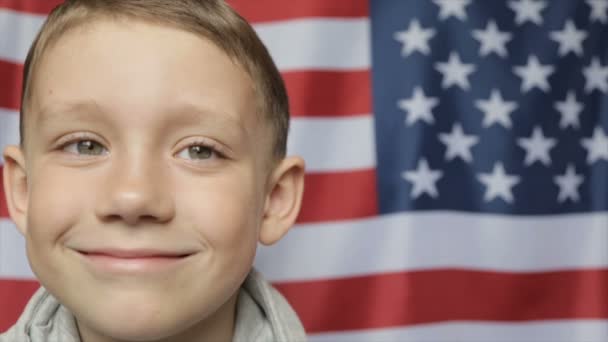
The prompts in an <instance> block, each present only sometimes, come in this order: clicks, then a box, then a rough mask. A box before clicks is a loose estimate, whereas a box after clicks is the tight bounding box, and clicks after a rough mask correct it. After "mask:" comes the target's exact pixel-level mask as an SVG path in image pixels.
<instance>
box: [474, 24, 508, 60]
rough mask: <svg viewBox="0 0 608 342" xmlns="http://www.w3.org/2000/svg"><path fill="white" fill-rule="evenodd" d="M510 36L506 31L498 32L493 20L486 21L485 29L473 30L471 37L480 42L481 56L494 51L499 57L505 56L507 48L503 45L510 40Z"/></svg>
mask: <svg viewBox="0 0 608 342" xmlns="http://www.w3.org/2000/svg"><path fill="white" fill-rule="evenodd" d="M511 36H512V35H511V34H510V33H508V32H500V31H499V30H498V27H497V26H496V22H494V20H490V21H489V22H488V24H487V25H486V29H485V30H473V38H475V39H476V40H478V41H479V43H480V44H481V46H480V47H479V54H480V55H481V56H486V55H489V54H490V53H492V52H494V53H496V54H497V55H499V56H500V57H506V56H507V48H506V46H505V45H506V44H507V42H509V41H510V40H511Z"/></svg>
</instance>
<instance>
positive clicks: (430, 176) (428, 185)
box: [402, 158, 443, 198]
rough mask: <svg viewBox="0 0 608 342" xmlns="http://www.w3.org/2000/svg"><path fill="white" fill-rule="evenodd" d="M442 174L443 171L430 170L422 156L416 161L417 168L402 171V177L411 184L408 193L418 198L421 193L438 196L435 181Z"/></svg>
mask: <svg viewBox="0 0 608 342" xmlns="http://www.w3.org/2000/svg"><path fill="white" fill-rule="evenodd" d="M442 176H443V172H441V171H439V170H431V169H430V168H429V164H428V163H427V162H426V159H424V158H423V159H421V160H419V161H418V168H417V169H416V170H415V171H405V172H403V173H402V177H403V178H404V179H405V180H407V181H409V182H411V183H412V185H413V187H412V192H411V193H410V196H412V198H418V197H420V195H422V194H428V195H429V196H431V197H433V198H436V197H437V196H439V192H437V187H436V185H435V183H436V182H437V181H438V180H439V179H440V178H441V177H442Z"/></svg>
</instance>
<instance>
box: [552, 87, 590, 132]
mask: <svg viewBox="0 0 608 342" xmlns="http://www.w3.org/2000/svg"><path fill="white" fill-rule="evenodd" d="M583 108H584V106H583V103H582V102H576V94H574V91H569V92H568V94H567V95H566V100H565V101H558V102H555V109H556V110H557V111H558V112H559V113H560V114H561V116H562V119H561V120H560V122H559V127H561V128H562V129H565V128H567V127H568V126H572V127H573V128H578V127H579V125H580V124H579V119H578V117H579V115H580V114H581V112H582V111H583Z"/></svg>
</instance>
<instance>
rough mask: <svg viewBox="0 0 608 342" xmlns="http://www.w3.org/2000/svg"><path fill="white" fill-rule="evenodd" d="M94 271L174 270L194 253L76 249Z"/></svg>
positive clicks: (114, 272)
mask: <svg viewBox="0 0 608 342" xmlns="http://www.w3.org/2000/svg"><path fill="white" fill-rule="evenodd" d="M76 252H77V253H78V254H79V255H80V256H81V257H82V258H83V259H84V262H85V263H86V264H87V266H89V267H91V268H92V269H93V270H94V271H96V272H102V273H112V274H137V273H163V272H168V271H172V270H175V269H176V268H177V267H179V266H181V265H183V264H184V262H185V261H186V260H187V259H189V258H190V257H191V256H192V255H194V254H195V253H193V252H181V251H162V250H151V249H145V250H144V249H137V250H136V249H131V250H127V249H122V250H118V249H104V250H90V251H80V250H77V251H76Z"/></svg>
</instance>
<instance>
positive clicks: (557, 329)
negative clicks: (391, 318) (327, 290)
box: [309, 320, 608, 342]
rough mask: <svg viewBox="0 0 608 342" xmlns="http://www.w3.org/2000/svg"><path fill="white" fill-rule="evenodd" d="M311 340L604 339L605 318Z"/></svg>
mask: <svg viewBox="0 0 608 342" xmlns="http://www.w3.org/2000/svg"><path fill="white" fill-rule="evenodd" d="M309 341H310V342H357V341H361V342H364V341H365V342H366V341H382V342H390V341H395V342H397V341H398V342H465V341H466V342H606V341H608V321H606V320H559V321H538V322H525V323H524V322H517V323H494V322H487V323H486V322H483V323H480V322H457V323H438V324H423V325H417V326H411V327H404V328H387V329H373V330H364V331H356V332H337V333H328V334H317V335H311V336H309Z"/></svg>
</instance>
